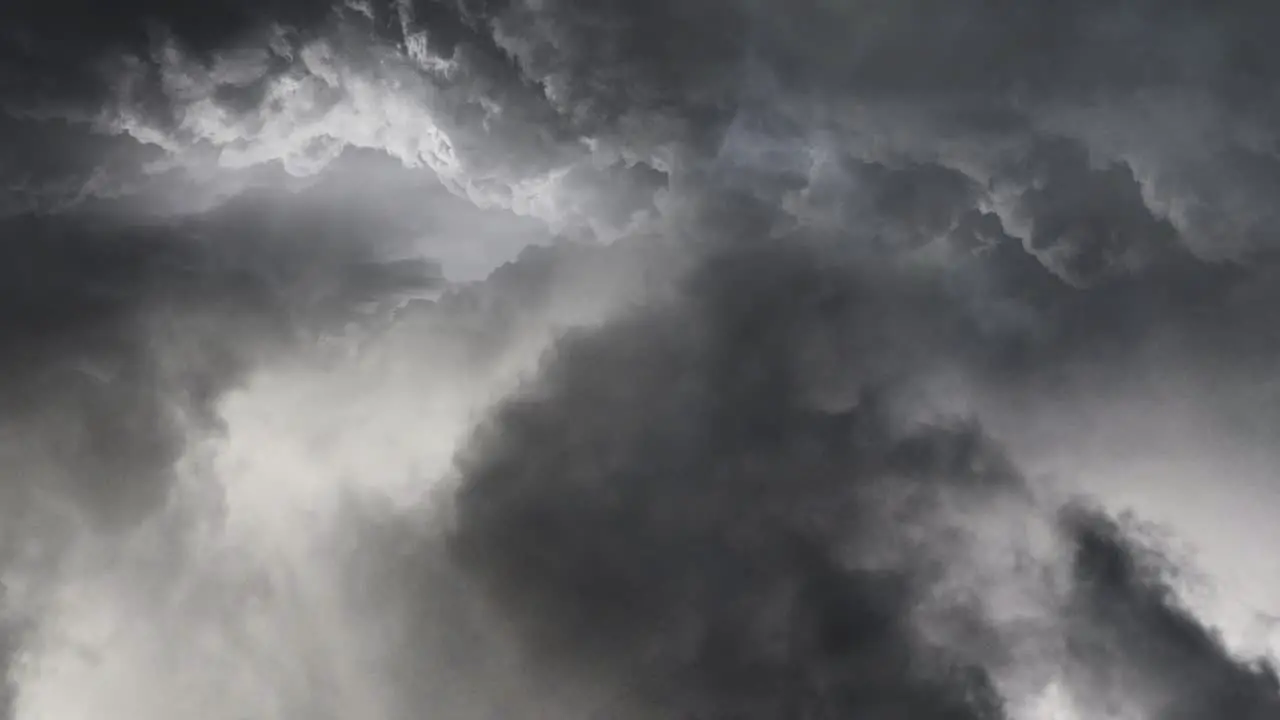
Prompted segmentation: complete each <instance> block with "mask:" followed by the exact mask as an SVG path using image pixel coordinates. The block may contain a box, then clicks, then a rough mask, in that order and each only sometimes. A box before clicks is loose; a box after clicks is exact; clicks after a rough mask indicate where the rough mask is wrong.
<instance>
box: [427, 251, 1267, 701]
mask: <svg viewBox="0 0 1280 720" xmlns="http://www.w3.org/2000/svg"><path fill="white" fill-rule="evenodd" d="M864 270H865V269H864ZM860 272H862V271H861V270H859V266H857V265H852V264H848V263H847V262H843V261H842V260H841V258H840V256H839V255H838V254H837V253H833V252H832V251H831V250H830V249H827V250H821V249H815V248H814V247H813V246H812V245H807V244H806V243H805V242H804V241H803V240H802V239H801V238H796V237H792V238H788V239H787V240H785V241H770V240H764V241H752V240H747V239H743V238H738V239H736V240H734V241H732V242H731V243H730V244H726V245H719V244H717V245H716V246H715V247H713V248H712V249H710V250H709V251H708V254H707V255H706V256H704V257H703V260H702V262H700V263H697V264H696V265H695V267H694V269H693V270H692V274H691V275H689V276H688V277H687V278H686V280H685V281H684V284H682V285H681V287H680V290H679V291H678V293H677V295H676V296H675V297H674V298H669V299H668V300H667V301H666V302H665V303H656V304H655V305H653V306H649V307H648V308H647V309H642V310H638V311H636V312H635V313H631V314H627V315H625V316H623V317H622V318H620V319H618V320H616V321H614V322H611V323H609V324H608V325H606V326H605V327H603V328H601V329H600V330H597V331H587V332H581V333H577V334H571V335H569V336H568V337H566V338H565V339H564V340H562V341H561V342H560V343H558V344H557V345H556V347H555V348H554V349H553V350H552V351H551V353H550V354H549V355H548V357H547V359H546V361H545V363H544V364H543V366H542V368H541V371H540V373H539V375H538V377H537V378H535V379H533V380H531V381H530V382H529V383H528V384H527V385H526V386H525V387H524V388H523V389H521V390H520V391H518V392H517V393H516V394H514V395H513V396H512V397H511V398H510V399H508V400H506V401H504V402H503V403H501V404H500V405H499V406H498V408H497V409H496V410H495V411H494V413H493V415H492V416H491V417H490V418H489V420H487V421H486V422H485V423H484V424H482V425H481V427H480V428H479V430H478V431H477V434H476V436H475V437H474V438H473V440H472V441H471V443H470V445H469V446H468V447H467V448H466V449H465V450H464V451H463V455H462V459H461V460H460V472H461V479H462V485H461V487H460V495H459V497H458V500H457V517H456V529H455V531H454V534H453V536H452V542H453V543H454V548H455V553H456V558H457V561H458V562H459V563H460V564H461V567H462V569H463V572H464V574H465V575H467V576H468V577H470V578H473V579H474V580H475V581H477V582H478V583H479V584H480V586H481V587H483V588H484V589H485V590H486V591H487V593H488V594H489V597H490V599H491V601H492V602H493V603H495V604H496V606H497V607H498V608H500V610H501V611H502V612H503V613H504V614H506V615H508V616H510V617H513V618H514V619H515V623H516V627H517V628H518V629H519V630H520V632H521V633H522V637H523V641H524V642H525V643H526V651H527V652H529V653H530V654H531V657H532V658H534V660H533V661H534V662H535V663H536V664H537V666H538V667H541V668H542V670H543V671H544V672H548V673H550V675H549V677H550V678H551V679H552V680H551V681H552V682H555V680H554V678H557V677H561V678H563V677H570V678H571V677H580V676H585V677H588V678H593V679H594V680H595V681H596V682H600V683H604V684H605V686H606V687H610V688H613V691H612V692H614V693H617V694H618V695H619V696H620V697H622V698H623V699H620V700H618V701H617V702H618V703H619V704H620V705H621V706H622V707H624V708H625V710H618V711H617V712H620V713H624V714H625V712H637V713H639V715H640V716H644V713H645V712H656V713H658V714H661V715H678V716H685V715H689V716H694V717H710V718H717V717H791V716H794V715H797V714H812V715H811V716H814V717H846V716H850V715H857V716H859V717H862V716H866V717H881V716H883V717H893V716H896V714H899V713H906V714H909V715H911V716H912V717H921V718H933V717H937V718H985V717H993V718H994V717H1003V716H1004V715H1003V713H1004V710H1002V709H1001V707H1002V703H1003V701H1002V700H1001V698H1000V694H999V692H998V691H997V689H996V682H995V680H994V678H993V676H992V675H991V674H990V673H992V672H997V673H998V672H999V671H1001V670H1007V669H1008V667H1007V663H1009V662H1013V660H1012V658H1016V657H1018V655H1017V653H1018V652H1020V651H1021V650H1020V648H1019V646H1018V643H1019V639H1018V638H1019V632H1022V631H1024V630H1025V629H1023V630H1019V629H1018V628H1017V627H1014V626H1012V625H1011V624H1008V623H1007V621H1004V620H1001V619H1000V617H999V616H998V615H996V614H995V611H994V610H993V608H991V607H987V606H984V605H983V604H982V603H981V602H977V603H974V602H973V601H972V600H971V596H970V595H967V594H966V593H977V594H979V595H981V593H983V592H987V591H990V590H991V589H992V587H994V586H995V585H994V584H995V583H1001V582H1007V583H1015V584H1016V583H1025V584H1026V585H1027V586H1029V587H1031V588H1033V589H1034V590H1035V591H1036V592H1041V593H1043V596H1042V597H1041V601H1042V602H1043V603H1045V604H1044V605H1043V606H1042V607H1035V606H1032V607H1031V608H1029V610H1030V612H1031V616H1032V617H1034V616H1035V613H1036V612H1037V611H1039V612H1044V613H1045V615H1044V616H1043V617H1042V618H1041V620H1039V621H1038V622H1039V628H1038V629H1035V628H1032V631H1033V634H1039V635H1045V634H1048V635H1052V634H1053V633H1054V632H1058V633H1060V637H1061V640H1060V641H1058V644H1052V643H1051V645H1052V647H1053V648H1054V649H1052V650H1051V651H1050V656H1051V657H1052V658H1057V659H1056V660H1053V662H1054V663H1055V664H1060V665H1061V666H1062V667H1066V668H1079V669H1078V670H1074V669H1072V670H1069V671H1068V676H1069V678H1070V681H1071V682H1072V689H1071V691H1072V693H1073V695H1075V694H1078V696H1079V697H1080V698H1081V699H1082V700H1081V701H1082V702H1084V703H1086V704H1087V703H1088V702H1090V701H1091V700H1092V699H1097V698H1101V697H1104V696H1105V697H1108V698H1116V699H1118V701H1119V702H1122V703H1131V704H1132V705H1133V706H1134V707H1137V708H1140V709H1142V710H1144V711H1147V712H1154V713H1156V714H1155V715H1153V717H1160V718H1166V717H1167V718H1175V717H1177V718H1183V717H1185V718H1200V717H1216V716H1220V715H1222V714H1223V713H1235V714H1237V715H1240V716H1241V717H1263V716H1269V715H1270V714H1273V713H1275V712H1276V710H1277V708H1280V695H1278V694H1277V691H1276V690H1277V687H1276V684H1275V680H1274V675H1273V674H1272V673H1271V671H1270V670H1269V669H1266V668H1256V669H1255V668H1252V667H1250V666H1248V665H1247V664H1244V663H1241V662H1238V661H1236V660H1235V659H1234V658H1232V657H1231V655H1230V654H1229V653H1228V652H1227V651H1226V650H1225V649H1224V648H1223V647H1222V645H1221V644H1220V643H1219V641H1218V640H1217V639H1216V638H1215V637H1214V636H1213V634H1212V633H1211V632H1210V631H1209V630H1207V629H1205V627H1204V626H1202V625H1200V624H1199V623H1198V621H1196V620H1194V619H1193V618H1192V617H1191V616H1190V615H1189V614H1187V613H1186V612H1185V611H1184V610H1183V609H1182V608H1181V607H1180V605H1179V604H1178V601H1177V600H1176V598H1175V596H1174V594H1173V592H1172V590H1170V589H1169V587H1168V586H1167V585H1166V584H1165V583H1166V582H1167V578H1165V577H1164V576H1161V575H1159V574H1155V573H1153V572H1148V573H1145V574H1144V571H1143V570H1142V563H1143V562H1144V558H1146V557H1148V556H1147V552H1148V551H1146V550H1144V549H1143V548H1142V547H1141V546H1140V545H1138V544H1137V543H1136V541H1134V540H1131V539H1130V538H1129V536H1128V535H1127V533H1125V532H1123V531H1122V530H1120V529H1119V527H1118V526H1116V525H1114V524H1113V523H1111V521H1109V520H1107V519H1106V518H1105V517H1103V516H1101V515H1096V514H1091V513H1089V512H1086V511H1084V510H1072V511H1070V512H1068V513H1066V514H1065V515H1064V516H1063V517H1064V518H1065V519H1064V520H1063V521H1062V522H1061V523H1060V524H1059V523H1058V522H1057V521H1055V520H1053V519H1052V510H1051V509H1049V508H1047V507H1045V506H1042V505H1039V504H1038V503H1037V502H1036V501H1033V499H1032V497H1031V495H1030V494H1029V492H1028V487H1027V486H1026V485H1025V483H1024V481H1023V479H1022V478H1021V477H1020V475H1019V473H1018V471H1017V470H1016V468H1013V467H1012V466H1011V465H1009V463H1008V462H1007V461H1006V460H1005V459H1004V458H1003V457H1002V455H1001V453H1000V452H999V450H998V449H996V448H995V447H993V446H992V445H991V443H990V442H989V441H988V440H987V439H986V438H984V437H983V435H982V433H981V431H980V430H979V429H977V428H976V427H974V426H972V425H968V424H964V423H960V424H955V425H929V424H926V425H919V424H916V423H910V422H909V423H906V424H903V421H902V420H894V419H892V418H893V417H894V414H895V413H894V412H893V410H892V407H893V405H894V403H895V400H894V395H895V392H896V391H895V390H894V384H893V383H891V382H889V378H894V379H897V378H898V377H900V376H899V375H897V374H896V373H897V372H898V371H901V372H902V373H904V374H905V375H907V376H908V377H910V376H911V375H913V374H914V372H915V368H919V367H924V366H925V364H926V363H925V360H924V357H925V356H927V355H929V354H930V353H931V352H936V351H937V349H938V348H939V345H937V344H933V345H931V347H927V348H917V349H915V350H913V349H912V347H911V346H912V345H915V344H920V343H926V344H927V343H938V342H945V341H939V340H937V337H936V335H934V334H933V333H931V332H930V331H928V330H927V329H926V330H922V329H920V328H919V327H916V328H912V327H911V325H910V324H909V323H908V322H904V320H903V319H902V318H898V319H896V320H895V319H894V318H892V317H890V316H889V315H888V314H887V313H885V312H883V311H884V310H885V309H887V308H890V307H892V306H894V305H895V304H897V303H898V302H901V301H903V300H909V299H910V293H909V291H906V290H904V288H905V287H907V286H909V281H901V282H899V283H892V282H881V283H879V284H877V282H876V279H875V278H874V276H871V277H867V276H860ZM936 314H937V313H935V315H936ZM926 338H929V339H926ZM913 357H916V358H917V359H916V360H915V361H913V360H912V359H911V358H913ZM903 365H905V366H907V367H906V368H905V369H904V368H903V367H902V366H903ZM912 366H914V367H912ZM815 384H821V385H823V386H824V390H825V392H815V388H814V385H815ZM841 385H843V386H845V388H852V391H846V393H845V397H846V398H847V401H846V403H845V404H844V405H842V406H840V407H836V408H831V407H822V406H821V405H820V404H819V403H817V402H815V401H814V399H813V398H815V397H821V398H825V399H827V400H828V401H829V399H830V397H831V395H832V390H833V389H835V388H838V387H840V386H841ZM1002 504H1008V505H1009V506H1012V507H1013V508H1015V510H1014V513H1015V516H1017V517H1019V519H1018V520H1016V521H1014V523H1013V524H1012V525H1011V526H1009V527H1007V528H1006V527H1004V526H1003V525H1002V526H1000V527H1001V528H1002V529H1001V530H998V531H995V532H996V533H997V534H1006V537H1005V539H1006V540H1007V542H1008V543H1009V547H1008V548H1006V549H1007V550H1009V551H1010V552H1012V553H1013V554H1014V556H1016V557H1020V558H1022V560H1021V561H1019V562H1018V563H1015V565H1014V566H1013V567H1016V568H1018V569H1012V568H1008V569H1006V570H1005V573H1006V575H997V576H994V577H993V578H988V580H987V581H985V582H987V583H991V584H989V585H986V586H984V587H973V586H968V587H966V586H965V585H964V584H963V583H961V584H960V585H958V586H957V585H955V584H950V583H949V581H951V580H954V578H955V577H964V576H966V575H965V573H966V572H968V571H969V570H970V569H972V568H981V567H984V565H983V564H984V563H985V562H988V561H989V555H988V553H990V552H992V551H993V547H991V546H987V545H984V544H983V540H982V539H980V538H981V535H982V533H981V531H980V528H982V527H986V526H988V525H994V524H998V523H1002V522H1006V520H1004V519H1002V518H1001V516H1000V515H999V510H998V508H1000V507H1001V506H1002ZM975 509H976V511H975V512H974V514H973V515H966V513H967V512H969V511H973V510H975ZM974 517H976V518H977V519H976V520H974V519H972V518H974ZM966 518H968V519H966ZM1038 518H1039V519H1042V520H1043V521H1044V522H1046V523H1048V524H1049V525H1051V526H1054V527H1056V528H1057V529H1056V531H1055V532H1056V533H1057V534H1058V542H1060V543H1061V548H1062V549H1061V551H1060V552H1061V553H1062V555H1057V554H1054V555H1053V556H1052V557H1049V558H1046V557H1045V556H1039V557H1037V556H1036V555H1035V554H1034V551H1033V548H1031V547H1029V546H1024V545H1021V544H1020V543H1025V542H1026V540H1025V537H1026V536H1027V535H1026V532H1027V531H1026V525H1024V524H1020V523H1029V524H1032V525H1034V523H1036V522H1038V520H1037V519H1038ZM1019 538H1023V539H1021V540H1020V539H1019ZM1002 547H1003V546H1002ZM1063 556H1065V557H1066V560H1061V559H1060V558H1061V557H1063ZM1059 563H1065V565H1064V567H1065V568H1066V569H1067V573H1068V574H1067V579H1066V585H1065V589H1057V590H1054V589H1053V587H1054V586H1053V585H1052V583H1051V582H1050V581H1049V580H1047V579H1046V578H1048V577H1050V576H1051V575H1052V573H1053V572H1054V570H1053V567H1055V564H1059ZM975 572H978V571H975ZM1052 598H1057V599H1056V600H1054V599H1052ZM930 608H933V609H935V610H936V609H937V608H942V609H941V610H937V612H940V613H941V619H939V618H938V617H934V616H931V612H933V611H932V610H930ZM1024 610H1027V609H1026V608H1024ZM931 623H941V626H942V627H943V628H944V630H943V631H942V632H943V637H946V638H949V639H950V642H947V641H942V642H939V641H938V640H937V638H936V637H935V636H933V635H930V634H929V632H927V631H926V630H924V629H922V628H926V627H930V626H931V625H930V624H931ZM559 673H567V675H560V674H559ZM1116 678H1121V679H1119V680H1117V679H1116ZM1124 678H1132V682H1129V681H1126V680H1125V679H1124ZM1113 682H1116V683H1120V686H1119V687H1115V686H1112V685H1109V684H1108V683H1113ZM529 712H536V710H529Z"/></svg>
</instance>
